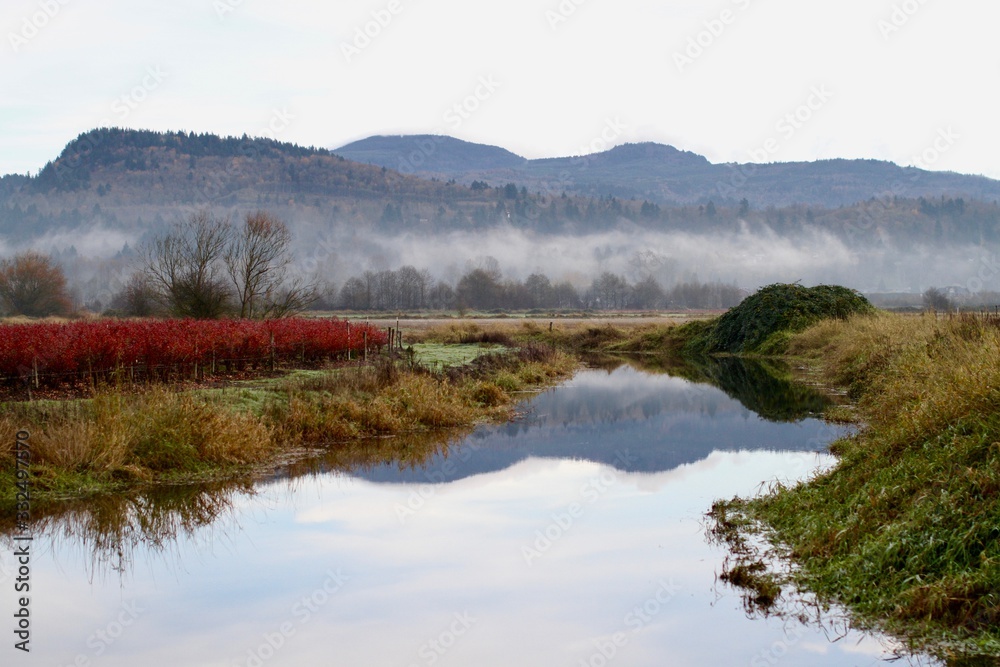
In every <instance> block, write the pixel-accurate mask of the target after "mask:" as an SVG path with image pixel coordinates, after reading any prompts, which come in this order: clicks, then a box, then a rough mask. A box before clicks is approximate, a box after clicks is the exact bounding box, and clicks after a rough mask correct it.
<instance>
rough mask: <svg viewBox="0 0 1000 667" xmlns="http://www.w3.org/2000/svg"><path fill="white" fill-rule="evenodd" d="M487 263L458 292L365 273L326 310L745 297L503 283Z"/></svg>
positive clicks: (717, 289)
mask: <svg viewBox="0 0 1000 667" xmlns="http://www.w3.org/2000/svg"><path fill="white" fill-rule="evenodd" d="M487 259H488V260H492V261H487V262H486V263H485V266H478V267H472V268H470V269H469V270H468V271H466V273H465V274H463V275H462V276H461V278H459V280H458V281H457V283H456V284H455V285H454V287H453V286H452V285H450V284H448V283H447V282H444V281H441V280H435V279H434V278H433V276H432V275H431V273H430V272H429V271H427V270H426V269H425V270H419V269H417V268H415V267H413V266H404V267H401V268H400V269H398V270H383V271H366V272H364V273H363V274H362V275H360V276H354V277H351V278H349V279H348V280H347V281H346V282H345V283H344V285H343V287H342V288H341V289H340V291H339V293H338V294H337V295H336V296H335V297H333V298H332V299H330V301H329V302H328V303H327V304H326V306H327V307H330V308H336V309H343V310H351V311H362V312H365V311H371V312H392V311H414V310H459V311H464V310H479V311H503V310H527V311H532V310H545V311H553V310H582V309H586V310H604V311H615V310H663V309H668V308H671V309H724V308H730V307H732V306H735V305H737V304H738V303H739V302H740V301H741V300H742V299H743V297H744V296H745V295H746V292H745V291H744V290H741V289H740V288H738V287H736V286H735V285H728V284H724V283H701V282H698V281H692V282H682V283H678V284H677V285H674V286H672V287H671V288H669V289H665V288H664V287H662V286H661V285H660V284H659V283H658V282H657V281H656V279H655V278H653V277H651V276H650V277H646V278H643V279H642V280H639V281H637V282H635V283H629V282H628V281H627V280H626V279H625V278H624V277H623V276H621V275H617V274H614V273H611V272H604V273H602V274H601V275H600V276H598V277H596V278H594V279H593V281H592V282H591V283H590V286H589V287H587V288H586V289H584V290H578V289H577V288H576V287H574V285H573V284H572V283H570V282H568V281H561V282H556V283H553V282H552V281H551V280H550V279H549V277H548V276H546V275H545V274H543V273H533V274H531V275H529V276H528V277H527V278H526V279H525V280H523V281H522V280H518V279H512V278H507V279H505V278H504V277H503V274H502V272H501V271H500V269H499V265H498V264H497V262H496V260H494V259H493V258H487Z"/></svg>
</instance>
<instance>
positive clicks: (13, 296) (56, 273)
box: [0, 251, 73, 317]
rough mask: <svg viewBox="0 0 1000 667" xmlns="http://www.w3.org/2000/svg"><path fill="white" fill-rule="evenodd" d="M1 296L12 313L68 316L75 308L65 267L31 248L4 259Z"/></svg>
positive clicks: (30, 315) (1, 271) (35, 315)
mask: <svg viewBox="0 0 1000 667" xmlns="http://www.w3.org/2000/svg"><path fill="white" fill-rule="evenodd" d="M0 299H2V300H3V305H4V308H5V309H6V310H7V311H8V312H10V313H14V314H20V315H28V316H29V317H46V316H48V315H68V314H69V313H70V311H71V310H72V309H73V303H72V301H71V300H70V297H69V293H68V292H67V291H66V276H65V275H63V272H62V269H60V268H59V267H58V266H56V265H55V264H54V263H53V262H52V260H51V259H49V258H48V257H46V256H45V255H42V254H40V253H37V252H31V251H29V252H24V253H20V254H18V255H15V256H14V258H13V259H5V260H4V261H3V262H0Z"/></svg>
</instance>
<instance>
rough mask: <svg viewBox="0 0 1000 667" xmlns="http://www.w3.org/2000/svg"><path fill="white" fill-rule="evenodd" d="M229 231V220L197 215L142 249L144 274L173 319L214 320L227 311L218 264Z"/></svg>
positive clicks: (222, 254) (224, 284)
mask: <svg viewBox="0 0 1000 667" xmlns="http://www.w3.org/2000/svg"><path fill="white" fill-rule="evenodd" d="M230 230H231V226H230V224H229V220H228V219H226V218H216V217H215V216H213V215H212V214H210V213H208V212H206V211H200V212H198V213H194V214H193V215H191V217H190V218H188V219H187V220H186V221H184V222H183V223H180V224H179V225H177V227H176V228H175V229H174V230H173V231H172V232H170V233H168V234H166V235H165V236H162V237H160V238H158V239H156V240H155V241H153V243H152V244H151V245H149V246H148V247H146V248H144V249H143V252H142V255H141V256H142V263H143V272H144V273H145V274H146V276H147V277H148V278H149V280H150V282H151V283H152V284H153V286H154V287H155V288H156V290H157V292H158V293H159V294H160V297H161V298H162V300H163V301H164V302H165V303H166V305H167V307H168V308H169V309H170V311H171V312H172V313H173V314H174V315H179V316H181V317H196V318H213V317H220V316H222V315H223V314H225V313H226V312H227V310H228V309H229V301H230V294H229V290H228V288H227V286H226V282H225V280H224V278H223V276H222V274H221V272H220V267H219V261H220V260H221V259H222V257H223V256H224V255H225V253H226V248H227V246H228V244H229V239H230Z"/></svg>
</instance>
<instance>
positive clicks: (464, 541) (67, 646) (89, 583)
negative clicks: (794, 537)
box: [0, 366, 928, 667]
mask: <svg viewBox="0 0 1000 667" xmlns="http://www.w3.org/2000/svg"><path fill="white" fill-rule="evenodd" d="M714 372H715V381H714V386H713V385H712V384H695V383H692V382H689V381H687V380H683V379H679V378H675V377H670V376H668V375H664V374H650V373H645V372H642V371H639V370H635V369H633V368H630V367H628V366H622V367H619V368H617V369H614V370H589V371H584V372H581V373H579V374H578V375H577V376H576V377H575V378H574V379H573V380H572V381H570V382H568V383H566V384H565V385H563V386H560V387H558V388H556V389H553V390H551V391H548V392H546V393H544V394H541V395H538V396H536V397H534V398H533V399H532V400H530V401H529V402H528V403H526V405H525V415H524V417H523V418H522V419H520V420H518V421H516V422H514V423H511V424H508V425H504V426H489V427H480V428H478V429H476V430H474V431H472V432H471V433H469V434H468V435H466V436H464V437H462V438H461V439H460V440H459V441H458V442H452V443H446V442H445V441H444V440H443V439H441V440H440V442H438V443H437V444H431V445H428V444H426V443H414V445H413V449H414V452H423V453H422V454H414V455H413V456H412V457H409V458H407V461H408V462H407V463H398V462H380V459H378V457H375V458H373V459H372V460H369V461H367V462H366V463H365V464H363V465H360V466H358V465H355V466H354V467H353V468H351V469H349V470H344V469H343V468H344V466H343V465H342V464H341V463H339V462H338V461H337V460H335V459H330V458H327V459H323V458H319V459H315V460H312V461H309V462H306V463H299V464H295V465H291V466H288V467H285V468H282V469H280V470H276V471H275V474H274V475H273V477H271V478H270V479H268V480H267V481H264V482H260V483H258V484H256V485H253V486H246V487H243V488H226V487H217V488H210V489H186V490H175V491H170V490H165V491H164V492H162V493H160V494H158V495H154V496H148V497H143V498H137V499H117V500H111V501H108V503H106V504H105V505H93V504H91V505H81V506H80V507H78V508H71V509H69V510H67V511H65V512H63V513H61V514H59V515H58V516H52V517H49V518H47V519H44V520H42V521H41V522H40V523H39V525H38V526H36V535H35V542H34V546H33V551H34V554H35V555H34V560H33V563H32V574H31V576H32V580H33V581H32V586H33V597H32V601H31V607H32V614H33V617H32V627H33V632H32V652H31V654H30V655H25V656H22V655H20V654H18V655H13V658H14V664H31V665H34V664H37V665H53V666H55V665H108V666H118V665H121V666H128V667H134V666H137V665H138V666H141V667H155V666H161V665H162V666H171V667H173V666H175V665H186V666H187V665H205V666H209V665H212V666H227V667H229V666H233V665H240V666H243V667H247V666H250V667H252V666H255V665H256V666H261V665H268V666H271V665H274V666H278V665H290V666H291V665H294V666H311V665H330V666H341V665H344V666H359V667H360V666H371V667H381V666H386V667H389V666H398V667H414V666H416V667H424V666H426V667H430V666H431V665H442V666H447V665H462V666H472V665H475V666H479V667H492V666H496V667H501V666H503V667H507V666H510V665H525V666H529V667H533V666H539V667H543V666H544V667H550V666H556V665H566V666H567V667H578V666H588V665H589V666H592V667H607V666H610V665H614V666H616V667H617V666H621V667H651V666H654V665H656V666H661V665H677V666H681V665H748V666H751V667H758V666H764V665H779V664H782V665H874V664H880V663H881V662H882V661H883V660H885V659H888V658H891V657H893V656H892V649H893V648H894V645H893V643H892V642H891V641H889V640H887V639H885V638H879V637H872V636H868V635H864V634H861V633H858V632H855V631H846V630H843V629H842V625H843V624H842V623H839V622H838V621H837V620H836V616H835V615H831V616H827V617H823V618H821V619H820V621H821V622H820V623H816V622H810V623H808V624H802V623H800V622H799V621H796V620H791V619H782V618H776V617H771V618H749V617H748V616H747V613H746V612H745V610H744V607H743V603H742V599H741V597H740V595H739V593H738V592H737V591H734V590H733V589H731V588H729V587H728V586H726V585H725V584H723V583H722V582H719V581H717V579H716V575H717V573H718V572H719V571H720V568H721V563H722V560H723V558H724V557H725V554H724V552H723V551H722V549H721V548H720V547H717V546H713V545H711V544H709V543H708V542H707V541H706V539H705V532H704V521H705V518H704V514H705V512H706V511H707V510H708V509H709V507H710V506H711V504H712V501H713V500H714V499H717V498H727V497H732V496H733V495H745V494H751V493H754V492H755V491H757V490H758V489H760V488H761V485H762V483H764V484H766V483H769V482H773V481H775V480H781V481H793V480H798V479H803V478H806V477H808V476H809V475H811V474H814V473H815V472H816V471H818V470H821V469H823V468H824V467H826V466H829V465H831V464H832V459H831V458H830V457H829V456H828V455H826V454H823V453H820V452H821V451H822V450H823V449H824V447H825V445H826V444H827V443H828V442H830V441H831V440H833V439H834V438H835V437H837V436H838V435H840V431H838V430H837V429H835V428H832V427H830V426H829V425H825V424H823V423H822V422H820V421H817V420H815V419H810V418H808V417H807V416H806V415H808V413H809V411H810V410H811V409H814V408H815V406H816V402H817V400H821V399H818V398H817V397H816V396H815V395H812V394H809V393H808V392H806V393H805V394H803V393H802V392H801V391H798V390H796V391H789V390H788V388H787V387H786V388H781V387H774V386H768V385H767V381H762V380H760V379H759V378H757V379H755V377H756V376H755V374H754V373H753V372H750V371H748V370H747V368H746V367H744V366H739V367H731V368H721V369H715V371H714ZM762 382H763V385H762V384H761V383H762ZM717 387H722V388H723V389H725V391H723V389H720V388H717ZM748 406H749V407H748ZM751 408H754V409H755V410H757V412H755V411H754V409H751ZM758 412H760V413H764V414H766V415H767V416H768V417H769V418H770V420H768V419H764V418H763V417H761V416H760V415H759V414H758ZM4 551H5V554H4V557H3V560H2V561H0V563H2V566H3V571H2V572H0V578H3V579H5V583H4V584H3V590H6V591H7V593H6V594H4V595H3V596H0V597H2V604H3V605H4V608H3V612H4V613H3V616H4V618H7V619H8V625H11V627H12V623H11V622H10V619H11V613H9V612H10V609H12V606H13V599H12V598H13V594H12V593H11V592H10V591H11V589H12V584H11V581H12V580H11V571H12V567H13V562H12V557H11V555H10V549H5V550H4ZM9 632H10V631H9V630H5V631H4V634H5V635H8V636H9ZM10 643H13V642H12V641H11V642H10ZM13 653H14V652H13V651H11V650H8V648H7V647H5V648H4V650H3V651H2V654H3V655H4V662H3V664H11V662H9V661H8V659H9V658H11V657H12V654H13ZM922 664H928V663H922Z"/></svg>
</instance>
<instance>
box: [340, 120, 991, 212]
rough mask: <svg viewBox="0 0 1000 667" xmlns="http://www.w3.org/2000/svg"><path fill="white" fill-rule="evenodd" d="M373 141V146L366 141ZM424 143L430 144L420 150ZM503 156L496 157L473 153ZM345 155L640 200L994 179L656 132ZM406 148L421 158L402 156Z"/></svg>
mask: <svg viewBox="0 0 1000 667" xmlns="http://www.w3.org/2000/svg"><path fill="white" fill-rule="evenodd" d="M375 141H377V144H378V150H377V151H371V150H367V149H366V147H367V146H369V145H371V143H372V142H375ZM428 147H430V150H428ZM497 151H500V152H502V153H503V154H505V155H508V156H511V157H510V158H509V159H508V160H507V161H506V162H505V163H504V164H503V165H496V164H493V163H491V162H490V161H487V160H482V159H478V156H481V155H487V154H496V153H495V152H497ZM331 152H332V153H333V154H335V155H340V156H342V157H345V158H347V159H353V160H369V161H371V163H372V164H376V165H379V166H385V167H387V168H390V169H393V168H396V169H400V167H402V169H400V170H401V171H405V172H406V173H411V174H416V175H424V176H434V177H439V178H449V179H454V180H456V181H458V182H461V183H465V184H471V183H473V182H475V181H485V182H489V183H495V182H503V181H513V182H515V183H517V184H518V185H523V186H525V187H527V188H528V189H529V190H532V191H537V192H542V193H545V194H550V195H559V194H562V192H567V193H570V194H576V195H582V196H588V197H602V196H615V197H619V198H626V199H636V200H649V201H651V202H654V203H656V204H659V205H666V206H674V205H688V204H705V203H707V202H708V201H714V202H715V203H716V204H728V205H735V204H738V203H739V202H740V201H742V200H743V199H746V200H747V201H748V203H749V204H751V205H754V206H758V207H763V206H792V205H798V204H802V205H817V206H824V207H828V208H831V207H838V206H849V205H853V204H857V203H859V202H863V201H867V200H869V199H871V198H872V197H879V196H883V195H886V194H888V195H895V196H900V197H911V198H915V197H920V196H923V197H933V198H937V197H941V196H945V197H959V196H961V197H966V198H970V199H979V200H983V201H993V200H996V199H1000V181H997V180H994V179H990V178H988V177H985V176H981V175H971V174H961V173H957V172H936V171H928V170H923V169H918V168H916V167H903V166H900V165H897V164H895V163H893V162H889V161H886V160H875V159H871V158H862V159H850V158H831V159H826V160H816V161H812V162H804V161H799V162H772V163H736V162H728V163H712V162H710V161H709V160H708V159H707V158H705V157H704V156H701V155H698V154H697V153H693V152H690V151H684V150H681V149H679V148H676V147H675V146H671V145H668V144H659V143H656V142H638V143H625V144H621V145H619V146H615V147H613V148H611V149H609V150H607V151H603V152H600V153H594V154H590V155H577V156H569V157H552V158H536V159H527V158H523V157H521V156H518V155H516V154H514V153H512V152H510V151H508V150H506V149H504V148H501V147H497V146H490V145H486V144H475V143H472V142H467V141H462V140H458V139H453V138H451V137H440V136H435V135H393V136H385V135H382V136H378V137H370V138H368V139H362V140H360V141H356V142H352V143H350V144H347V145H345V146H342V147H340V148H336V149H331ZM413 156H418V157H420V158H422V157H424V156H426V157H427V159H416V160H414V159H412V158H413Z"/></svg>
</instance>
